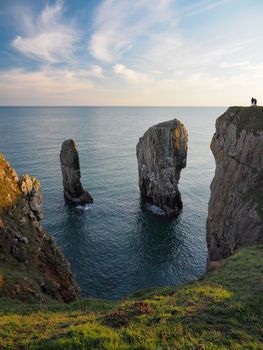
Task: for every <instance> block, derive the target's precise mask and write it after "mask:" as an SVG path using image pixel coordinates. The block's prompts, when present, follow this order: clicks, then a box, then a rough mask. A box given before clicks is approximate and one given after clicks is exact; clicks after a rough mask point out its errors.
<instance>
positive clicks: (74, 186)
mask: <svg viewBox="0 0 263 350" xmlns="http://www.w3.org/2000/svg"><path fill="white" fill-rule="evenodd" d="M60 165H61V171H62V176H63V186H64V195H65V197H66V198H67V199H68V200H70V201H71V202H74V203H78V204H86V203H93V198H92V196H91V195H90V194H89V192H88V191H85V190H84V189H83V187H82V184H81V182H80V177H81V175H80V165H79V154H78V151H77V148H76V145H75V142H74V141H73V140H66V141H64V142H63V144H62V147H61V151H60Z"/></svg>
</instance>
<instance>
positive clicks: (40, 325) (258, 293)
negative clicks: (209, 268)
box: [0, 246, 263, 350]
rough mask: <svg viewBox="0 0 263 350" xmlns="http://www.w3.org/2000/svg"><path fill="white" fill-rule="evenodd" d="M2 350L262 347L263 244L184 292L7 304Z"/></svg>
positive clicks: (0, 327) (3, 304) (1, 304)
mask: <svg viewBox="0 0 263 350" xmlns="http://www.w3.org/2000/svg"><path fill="white" fill-rule="evenodd" d="M0 310H1V311H0V314H1V317H0V349H43V350H44V349H45V350H50V349H54V350H60V349H72V350H73V349H74V350H78V349H92V350H94V349H112V350H113V349H137V350H139V349H141V350H142V349H199V350H201V349H203V350H205V349H209V350H213V349H233V350H235V349H240V350H241V349H242V350H243V349H263V347H262V344H263V343H262V342H263V333H262V326H263V314H262V312H263V246H256V247H250V248H246V249H242V250H240V251H239V252H238V253H236V254H235V255H234V256H232V257H231V258H229V259H228V260H226V262H225V263H224V265H223V266H222V267H220V268H219V269H218V270H216V271H214V272H211V273H209V274H207V275H206V277H205V278H204V279H202V280H200V281H198V282H195V283H192V284H188V285H185V286H181V287H177V288H160V289H152V290H148V291H147V290H146V291H139V292H137V293H136V294H134V295H133V296H131V297H130V298H127V299H126V300H123V301H121V302H118V303H117V302H106V301H99V300H89V299H87V300H83V301H80V302H78V303H73V304H70V305H58V304H53V305H50V306H48V307H44V306H39V305H23V304H20V303H18V302H15V301H10V300H6V299H5V300H4V299H0Z"/></svg>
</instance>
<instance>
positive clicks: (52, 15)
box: [12, 1, 80, 63]
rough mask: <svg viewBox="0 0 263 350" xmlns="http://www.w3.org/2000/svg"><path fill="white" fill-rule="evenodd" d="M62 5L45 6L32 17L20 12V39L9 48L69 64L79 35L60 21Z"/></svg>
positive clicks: (45, 59)
mask: <svg viewBox="0 0 263 350" xmlns="http://www.w3.org/2000/svg"><path fill="white" fill-rule="evenodd" d="M63 10H64V6H63V2H62V1H57V2H56V3H55V4H54V5H47V6H46V7H45V8H44V9H43V10H42V12H41V13H40V14H39V15H38V16H36V18H35V15H34V14H33V13H30V12H29V13H25V12H23V11H25V10H22V9H21V12H22V13H21V19H22V21H21V22H22V23H21V24H22V25H23V30H24V32H25V34H24V35H19V36H17V37H16V38H15V39H14V40H13V41H12V46H13V47H14V48H16V49H17V50H19V51H20V52H21V53H23V54H24V55H26V56H29V57H31V58H34V59H37V60H41V61H45V62H49V63H58V62H64V61H72V60H73V53H74V50H75V44H76V43H77V41H78V40H79V37H80V34H79V32H78V30H77V29H76V28H75V27H74V24H73V23H72V22H69V21H68V22H67V23H66V22H65V21H64V20H63Z"/></svg>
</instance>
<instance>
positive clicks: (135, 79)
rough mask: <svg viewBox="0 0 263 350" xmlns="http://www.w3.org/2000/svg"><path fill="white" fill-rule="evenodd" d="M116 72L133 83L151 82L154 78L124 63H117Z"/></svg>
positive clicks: (114, 68)
mask: <svg viewBox="0 0 263 350" xmlns="http://www.w3.org/2000/svg"><path fill="white" fill-rule="evenodd" d="M113 70H114V72H115V73H116V74H117V75H118V76H120V77H122V78H123V79H125V80H126V81H128V82H129V83H132V84H138V83H144V84H145V83H147V84H148V83H151V82H152V81H153V79H152V78H151V77H149V76H147V75H146V74H144V73H140V72H137V71H135V70H133V69H129V68H127V67H126V66H125V65H124V64H120V63H119V64H115V66H114V67H113Z"/></svg>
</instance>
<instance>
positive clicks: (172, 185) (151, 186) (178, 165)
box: [136, 119, 188, 216]
mask: <svg viewBox="0 0 263 350" xmlns="http://www.w3.org/2000/svg"><path fill="white" fill-rule="evenodd" d="M187 142H188V135H187V130H186V128H185V127H184V125H183V124H182V123H181V122H180V121H179V120H177V119H173V120H170V121H167V122H164V123H160V124H157V125H154V126H152V127H151V128H149V129H148V130H147V131H146V133H145V134H144V135H143V137H141V138H140V140H139V142H138V144H137V149H136V151H137V160H138V171H139V187H140V192H141V196H142V198H145V199H146V200H148V201H150V202H151V203H152V204H154V205H156V206H158V207H159V208H161V209H163V210H164V211H165V213H166V215H167V216H176V215H178V214H179V212H180V210H181V209H182V207H183V203H182V199H181V194H180V192H179V189H178V181H179V178H180V174H181V170H182V169H183V168H184V167H185V166H186V159H187Z"/></svg>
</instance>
